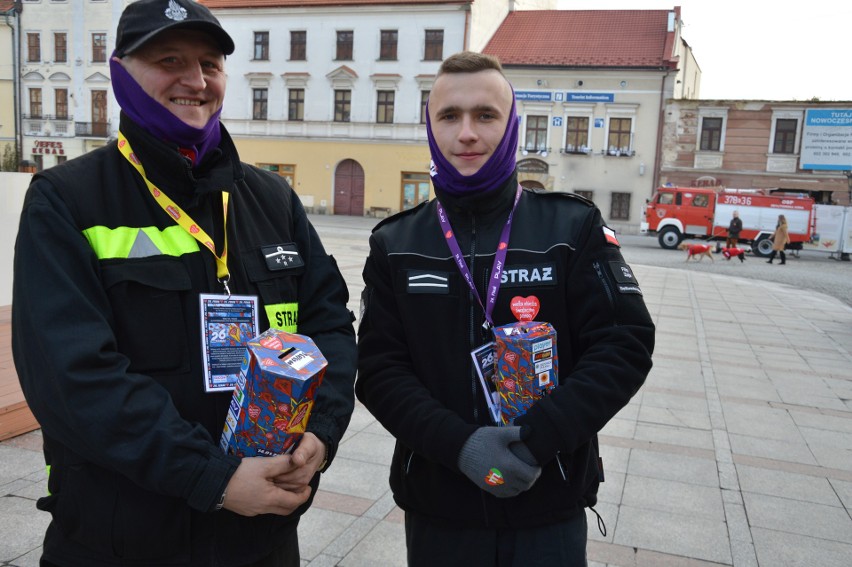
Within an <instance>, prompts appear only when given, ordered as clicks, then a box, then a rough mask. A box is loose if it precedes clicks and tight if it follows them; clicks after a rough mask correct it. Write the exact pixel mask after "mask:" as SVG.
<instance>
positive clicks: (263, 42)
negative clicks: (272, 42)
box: [254, 31, 269, 61]
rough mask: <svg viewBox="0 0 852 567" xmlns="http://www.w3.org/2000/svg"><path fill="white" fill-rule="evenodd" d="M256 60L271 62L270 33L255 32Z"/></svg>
mask: <svg viewBox="0 0 852 567" xmlns="http://www.w3.org/2000/svg"><path fill="white" fill-rule="evenodd" d="M254 60H255V61H269V32H265V31H261V32H254Z"/></svg>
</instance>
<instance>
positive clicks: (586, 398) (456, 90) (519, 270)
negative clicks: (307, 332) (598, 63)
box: [355, 52, 654, 567]
mask: <svg viewBox="0 0 852 567" xmlns="http://www.w3.org/2000/svg"><path fill="white" fill-rule="evenodd" d="M427 133H428V139H429V148H430V150H431V153H432V162H433V164H432V171H431V174H432V182H433V186H434V188H435V196H436V199H435V200H433V201H431V202H428V203H425V204H422V205H420V206H419V207H416V208H415V209H412V210H409V211H406V212H404V213H400V214H399V215H396V216H394V217H391V218H389V219H386V220H385V221H383V222H382V223H380V224H379V225H378V226H377V227H376V229H375V230H374V232H373V234H372V236H371V239H370V255H369V257H368V259H367V263H366V265H365V268H364V281H365V283H366V288H365V290H364V294H363V304H364V305H363V307H364V311H363V316H362V319H361V324H360V328H359V363H358V381H357V382H356V386H355V388H356V395H357V396H358V398H359V399H360V400H361V401H362V402H363V403H364V405H365V406H366V407H367V408H368V409H369V410H370V411H371V412H372V413H373V414H374V415H375V416H376V417H377V419H378V420H379V421H380V422H381V423H382V425H384V426H385V428H387V429H388V430H389V431H390V432H391V433H392V434H393V435H394V436H395V437H396V438H397V445H396V450H395V452H394V457H393V464H392V466H391V474H390V482H391V487H392V489H393V493H394V497H395V499H396V502H397V503H398V504H399V505H400V506H401V507H402V508H403V509H404V510H405V513H406V514H405V522H406V541H407V545H408V560H409V564H410V565H418V566H419V565H424V566H427V565H428V566H432V565H465V566H483V567H486V566H487V567H491V566H495V565H519V566H520V565H570V566H575V565H584V564H585V550H586V539H587V527H586V516H585V511H584V508H585V507H587V506H593V505H594V504H595V502H596V494H597V488H598V484H599V482H600V481H601V480H602V477H603V470H602V469H601V466H600V464H599V460H598V443H597V437H596V434H597V432H598V431H599V430H600V429H601V428H602V427H603V426H604V425H605V424H606V423H607V421H609V420H610V419H611V418H612V417H613V416H614V415H615V414H616V413H617V412H618V411H619V410H620V409H621V408H622V407H623V406H624V405H625V404H627V402H628V401H629V400H630V398H631V397H632V396H633V395H634V394H635V393H636V391H637V390H638V389H639V387H640V386H641V385H642V384H643V382H644V380H645V377H646V375H647V374H648V372H649V370H650V368H651V352H652V349H653V345H654V325H653V323H652V321H651V318H650V316H649V314H648V311H647V309H646V308H645V304H644V302H643V300H642V292H641V290H640V288H639V285H638V282H637V281H636V279H635V277H634V276H633V273H632V271H631V270H630V268H629V266H628V265H627V264H626V263H625V262H624V259H623V258H622V256H621V254H620V252H619V246H618V242H617V240H616V237H615V233H614V232H613V231H612V230H610V229H609V228H607V227H606V226H605V225H604V224H603V222H602V220H601V215H600V212H599V211H598V209H597V208H595V206H594V205H593V204H592V203H591V202H589V201H586V200H584V199H582V198H580V197H577V196H575V195H570V194H564V193H551V192H547V193H545V192H541V193H538V192H530V191H522V190H521V188H520V186H519V185H518V181H517V176H516V172H515V153H516V151H517V147H518V118H517V115H516V111H515V103H514V95H513V91H512V88H511V86H510V85H509V83H508V82H507V81H506V79H505V77H504V76H503V74H502V69H501V66H500V64H499V62H498V61H497V60H496V59H493V58H491V57H488V56H485V55H481V54H477V53H469V52H465V53H460V54H456V55H454V56H452V57H450V58H448V59H447V60H446V61H444V63H443V64H442V65H441V68H440V70H439V72H438V75H437V78H436V80H435V83H434V87H433V89H432V92H431V95H430V97H429V102H428V119H427ZM530 306H532V309H533V310H536V309H537V313H536V314H535V315H534V317H535V321H541V322H548V323H550V324H552V325H553V327H554V328H555V329H556V331H557V349H558V367H559V376H558V382H559V383H558V386H557V387H556V388H555V389H554V390H553V391H552V392H551V393H550V395H548V396H546V397H544V398H542V399H540V400H539V401H537V402H536V403H535V405H533V406H532V407H531V408H530V409H529V410H528V411H527V412H526V414H525V415H522V416H521V417H518V418H517V419H516V420H515V421H514V424H513V425H511V426H497V425H496V424H495V422H494V421H493V420H492V419H491V417H490V415H489V411H488V408H487V406H486V402H485V399H486V398H485V397H486V394H485V393H484V392H483V391H482V386H481V383H480V381H479V378H478V376H477V374H476V372H475V370H474V365H473V363H472V357H471V351H473V350H474V349H477V347H480V346H481V345H483V344H486V343H488V342H490V341H492V340H493V339H494V337H493V334H492V331H491V328H492V326H499V325H505V324H509V323H514V322H517V321H518V320H521V319H525V318H528V316H529V312H528V311H526V310H527V309H528V308H530ZM495 471H496V472H495Z"/></svg>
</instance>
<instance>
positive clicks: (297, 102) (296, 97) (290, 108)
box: [287, 89, 305, 121]
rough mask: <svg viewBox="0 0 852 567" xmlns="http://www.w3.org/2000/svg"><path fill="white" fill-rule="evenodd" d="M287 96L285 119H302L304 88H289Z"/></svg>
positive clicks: (303, 117) (303, 116) (303, 113)
mask: <svg viewBox="0 0 852 567" xmlns="http://www.w3.org/2000/svg"><path fill="white" fill-rule="evenodd" d="M287 96H288V98H287V120H298V121H301V120H304V119H305V89H289V91H288V95H287Z"/></svg>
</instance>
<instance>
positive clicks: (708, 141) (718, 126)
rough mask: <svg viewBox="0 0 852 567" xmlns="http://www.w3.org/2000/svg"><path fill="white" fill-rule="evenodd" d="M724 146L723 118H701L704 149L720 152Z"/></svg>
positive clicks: (701, 146)
mask: <svg viewBox="0 0 852 567" xmlns="http://www.w3.org/2000/svg"><path fill="white" fill-rule="evenodd" d="M721 147H722V119H721V118H710V117H706V116H705V117H704V118H703V119H702V120H701V145H700V146H699V148H700V149H701V150H702V151H708V152H718V151H719V150H720V149H721Z"/></svg>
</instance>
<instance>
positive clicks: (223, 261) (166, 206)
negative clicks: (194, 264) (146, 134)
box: [118, 132, 231, 295]
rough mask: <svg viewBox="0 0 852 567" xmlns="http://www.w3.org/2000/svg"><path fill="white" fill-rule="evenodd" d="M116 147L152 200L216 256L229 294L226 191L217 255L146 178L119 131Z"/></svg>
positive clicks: (199, 230)
mask: <svg viewBox="0 0 852 567" xmlns="http://www.w3.org/2000/svg"><path fill="white" fill-rule="evenodd" d="M118 149H119V150H120V151H121V154H122V155H123V156H124V157H125V158H126V159H127V161H129V162H130V164H131V165H132V166H133V167H135V168H136V171H138V172H139V175H141V176H142V179H144V180H145V184H146V185H147V186H148V190H149V191H150V192H151V195H152V196H153V197H154V200H155V201H157V204H158V205H160V207H162V208H163V210H164V211H166V213H168V215H169V216H170V217H172V218H173V219H174V221H175V222H176V223H177V224H178V226H180V227H181V228H182V229H184V230H185V231H186V232H187V233H189V234H190V235H191V236H192V237H193V238H195V239H196V240H197V241H198V242H200V243H201V244H202V245H203V246H204V247H205V248H207V249H208V250H210V251H211V252H212V253H213V257H214V258H216V276H217V277H218V278H219V283H221V284H222V285H224V286H225V292H226V293H227V294H228V295H231V290H230V289H228V280H230V278H231V276H230V273H229V272H228V231H227V223H228V193H227V192H225V191H222V209H223V211H224V213H223V214H224V220H223V223H222V224H223V225H224V226H225V230H224V231H223V232H224V233H225V246H224V247H223V248H222V255H221V256H217V255H216V245H215V244H213V239H212V238H210V237H209V236H208V235H207V233H206V232H204V230H203V229H202V228H201V227H200V226H198V225H197V224H196V223H195V221H194V220H192V217H190V216H189V215H188V214H186V213H185V212H183V209H181V208H180V207H178V206H177V205H176V204H175V202H174V201H172V200H171V199H169V197H168V196H167V195H166V194H165V193H163V192H162V191H160V190H159V189H158V188H157V186H156V185H154V184H153V183H151V182H150V181H149V180H148V177H147V176H146V175H145V169H144V168H143V167H142V163H141V162H140V161H139V158H138V157H136V154H134V153H133V150H132V149H131V148H130V142H128V141H127V138H125V136H124V134H122V133H121V132H119V133H118Z"/></svg>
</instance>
